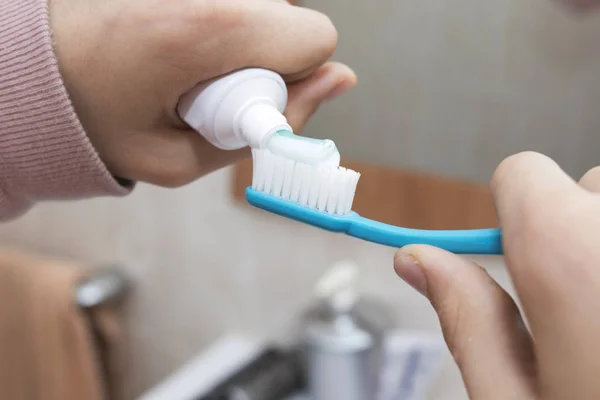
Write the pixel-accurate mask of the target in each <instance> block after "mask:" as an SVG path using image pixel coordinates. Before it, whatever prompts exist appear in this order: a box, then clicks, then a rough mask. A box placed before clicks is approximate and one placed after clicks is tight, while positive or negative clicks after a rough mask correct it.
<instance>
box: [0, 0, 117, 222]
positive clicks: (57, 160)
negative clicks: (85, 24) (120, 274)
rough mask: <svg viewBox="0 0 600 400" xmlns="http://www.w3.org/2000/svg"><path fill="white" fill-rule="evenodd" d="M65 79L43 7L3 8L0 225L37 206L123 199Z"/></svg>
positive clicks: (4, 3)
mask: <svg viewBox="0 0 600 400" xmlns="http://www.w3.org/2000/svg"><path fill="white" fill-rule="evenodd" d="M127 192H128V189H126V188H124V187H122V186H121V185H119V184H118V183H117V181H116V180H115V179H114V178H113V177H112V176H111V175H110V174H109V172H108V171H107V169H106V167H105V166H104V165H103V163H102V162H101V161H100V159H99V157H98V154H97V153H96V151H95V150H94V148H93V147H92V145H91V143H90V142H89V140H88V138H87V136H86V135H85V132H84V130H83V128H82V126H81V123H80V122H79V120H78V118H77V116H76V114H75V111H74V109H73V107H72V105H71V101H70V99H69V96H68V94H67V91H66V89H65V87H64V85H63V82H62V78H61V76H60V73H59V70H58V66H57V60H56V58H55V55H54V52H53V48H52V38H51V32H50V24H49V19H48V6H47V4H46V1H45V0H0V219H4V220H5V219H9V218H13V217H15V216H17V215H19V214H22V213H23V212H25V211H26V210H27V209H28V208H29V207H31V206H32V205H33V204H34V203H35V202H36V201H38V200H58V199H77V198H84V197H91V196H105V195H124V194H126V193H127Z"/></svg>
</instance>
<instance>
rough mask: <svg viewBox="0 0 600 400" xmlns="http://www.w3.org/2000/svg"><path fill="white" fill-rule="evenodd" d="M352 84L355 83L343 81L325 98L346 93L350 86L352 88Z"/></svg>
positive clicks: (333, 97)
mask: <svg viewBox="0 0 600 400" xmlns="http://www.w3.org/2000/svg"><path fill="white" fill-rule="evenodd" d="M352 86H353V85H352V84H350V83H348V82H342V83H340V84H338V85H337V86H336V87H335V88H334V89H333V90H332V91H331V92H329V94H328V95H327V97H326V98H325V99H326V100H333V99H335V98H336V97H339V96H341V95H343V94H344V93H346V92H347V91H348V90H350V88H352Z"/></svg>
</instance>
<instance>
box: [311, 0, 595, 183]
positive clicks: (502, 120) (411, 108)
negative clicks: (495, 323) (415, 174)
mask: <svg viewBox="0 0 600 400" xmlns="http://www.w3.org/2000/svg"><path fill="white" fill-rule="evenodd" d="M300 4H302V5H306V6H309V7H313V8H315V9H318V10H321V11H323V12H325V13H326V14H328V15H330V16H331V18H332V20H333V22H334V23H335V25H336V26H337V28H338V31H339V47H338V51H337V53H336V55H335V58H336V59H338V60H341V61H344V62H347V63H348V64H350V65H351V66H352V67H353V68H354V69H355V70H356V71H357V74H358V78H359V84H358V86H357V87H356V89H355V90H353V91H352V92H351V93H349V94H348V95H347V96H345V97H343V98H342V99H340V100H339V101H336V102H334V103H332V104H329V105H327V106H326V107H323V109H322V110H321V112H320V113H319V114H318V115H317V116H316V117H315V119H314V120H313V121H312V123H311V124H310V125H309V129H310V131H311V133H314V134H316V135H320V136H323V137H331V138H332V139H334V140H335V141H336V143H337V144H338V146H339V147H340V149H341V150H342V151H343V154H345V155H346V156H352V157H353V158H359V159H362V160H366V161H370V162H375V163H384V164H389V165H395V166H403V167H413V168H419V169H422V170H427V171H433V172H437V173H443V174H447V175H451V176H457V177H463V178H468V179H476V180H480V181H487V180H488V179H489V177H490V176H491V174H492V172H493V171H494V169H495V167H496V166H497V165H498V163H499V162H500V161H501V160H502V159H503V158H504V157H506V156H508V155H510V154H512V153H515V152H519V151H523V150H537V151H541V152H543V153H546V154H548V155H550V156H552V157H555V158H556V159H557V160H558V161H559V163H560V164H561V165H563V167H564V168H565V169H566V170H567V171H568V172H569V173H570V174H572V175H573V176H575V177H579V176H581V174H582V173H583V172H584V171H585V170H587V169H588V168H590V167H592V166H595V165H597V164H598V163H599V162H600V159H599V156H598V155H599V154H600V135H598V130H599V126H600V118H599V115H600V114H599V113H598V104H599V100H600V13H598V14H596V15H587V16H585V17H584V16H581V15H579V16H575V15H574V14H571V13H569V12H567V11H566V9H565V8H563V7H562V6H561V5H560V2H559V1H555V0H491V1H481V0H449V1H440V0H377V1H353V0H302V1H300Z"/></svg>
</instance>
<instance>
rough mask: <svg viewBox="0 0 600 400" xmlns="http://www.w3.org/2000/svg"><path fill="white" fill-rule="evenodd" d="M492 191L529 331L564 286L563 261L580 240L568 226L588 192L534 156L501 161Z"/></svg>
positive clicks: (553, 165)
mask: <svg viewBox="0 0 600 400" xmlns="http://www.w3.org/2000/svg"><path fill="white" fill-rule="evenodd" d="M492 192H493V195H494V201H495V204H496V210H497V214H498V219H499V221H500V226H501V227H502V230H503V240H504V251H505V258H506V264H507V268H508V270H509V273H510V275H511V278H512V280H513V283H514V286H515V289H516V291H517V293H518V295H519V298H520V299H521V301H522V303H523V307H524V310H525V314H526V315H527V317H528V318H529V319H530V320H532V327H533V326H535V321H536V320H537V321H539V320H540V319H542V320H543V318H544V316H543V315H540V312H541V314H546V313H547V311H546V310H547V309H548V307H549V305H550V304H551V303H552V302H554V301H559V300H562V297H561V296H562V292H563V291H564V289H565V287H566V286H568V285H569V281H570V280H569V273H570V272H572V271H573V268H572V267H573V266H572V265H570V263H569V262H567V261H565V260H569V259H570V257H569V254H570V253H571V252H572V251H571V248H572V247H573V245H575V244H576V243H577V241H578V240H579V239H578V233H577V232H576V230H574V229H572V227H573V226H574V224H576V220H577V218H579V217H577V213H578V204H580V203H581V201H580V200H582V199H584V198H585V196H587V195H589V193H588V192H587V191H586V190H585V189H583V188H582V187H580V186H579V185H578V184H577V183H576V182H575V181H574V180H573V179H571V177H569V175H567V174H566V173H565V172H564V171H563V170H562V169H561V168H560V167H559V166H558V164H556V163H555V162H554V161H553V160H552V159H550V158H548V157H546V156H544V155H541V154H538V153H533V152H526V153H521V154H518V155H515V156H512V157H509V158H507V159H506V160H505V161H504V162H502V164H501V165H500V166H499V167H498V169H497V170H496V172H495V174H494V177H493V179H492ZM566 264H569V265H566ZM571 281H572V279H571Z"/></svg>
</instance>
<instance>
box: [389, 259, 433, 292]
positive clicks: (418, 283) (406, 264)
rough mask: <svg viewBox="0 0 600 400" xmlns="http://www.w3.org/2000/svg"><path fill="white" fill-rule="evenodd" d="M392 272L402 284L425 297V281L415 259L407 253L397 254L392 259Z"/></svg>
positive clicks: (421, 269)
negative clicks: (402, 281) (406, 284)
mask: <svg viewBox="0 0 600 400" xmlns="http://www.w3.org/2000/svg"><path fill="white" fill-rule="evenodd" d="M394 270H395V271H396V273H397V274H398V276H399V277H400V278H402V280H404V282H406V283H408V284H409V285H410V286H412V287H413V288H414V289H415V290H416V291H418V292H419V293H421V294H422V295H423V296H425V297H427V279H426V278H425V273H424V272H423V268H422V267H421V265H419V262H418V261H417V259H416V258H415V257H413V256H412V255H410V254H407V253H402V252H399V253H397V254H396V257H395V258H394Z"/></svg>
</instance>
